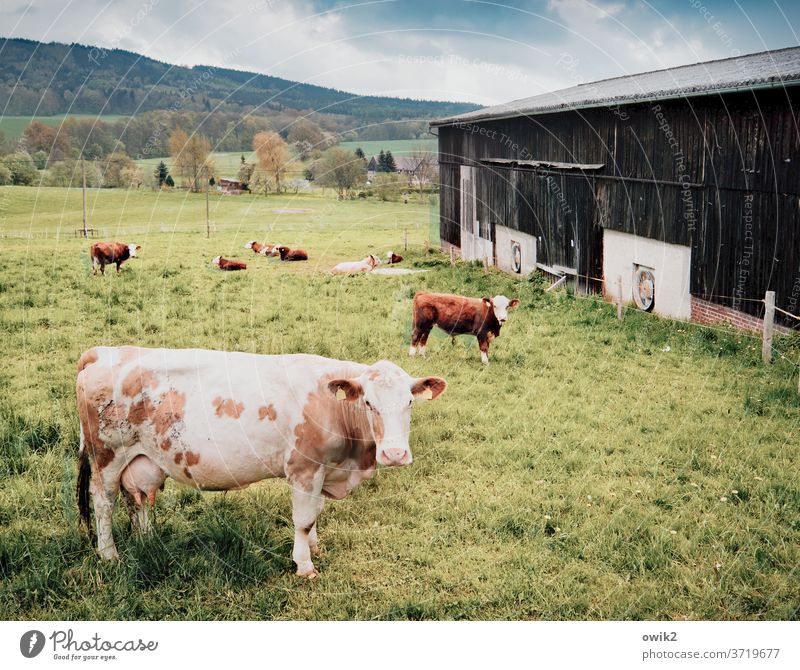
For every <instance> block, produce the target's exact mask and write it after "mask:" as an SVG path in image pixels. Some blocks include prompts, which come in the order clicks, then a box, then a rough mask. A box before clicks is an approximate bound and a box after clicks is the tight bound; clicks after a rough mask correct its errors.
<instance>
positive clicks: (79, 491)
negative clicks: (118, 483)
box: [75, 427, 94, 540]
mask: <svg viewBox="0 0 800 670" xmlns="http://www.w3.org/2000/svg"><path fill="white" fill-rule="evenodd" d="M91 479H92V465H91V463H90V462H89V454H88V453H87V451H86V449H85V448H84V445H83V427H81V448H80V452H79V453H78V484H77V486H76V487H75V493H76V497H77V499H78V514H79V517H80V520H81V521H82V522H83V523H84V524H85V525H86V530H87V532H88V533H89V537H90V538H91V539H92V540H94V529H93V528H92V512H91V508H90V506H89V482H90V481H91Z"/></svg>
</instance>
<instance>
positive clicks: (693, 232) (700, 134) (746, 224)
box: [438, 87, 800, 323]
mask: <svg viewBox="0 0 800 670" xmlns="http://www.w3.org/2000/svg"><path fill="white" fill-rule="evenodd" d="M799 108H800V89H798V88H796V87H795V88H789V89H784V90H780V89H775V90H769V91H759V92H745V93H737V94H727V95H725V96H709V97H697V98H689V99H687V100H674V101H667V102H661V103H648V104H638V105H629V106H624V107H620V108H617V109H590V110H581V111H569V112H561V113H557V114H547V115H539V116H535V117H530V118H526V117H518V118H513V119H503V120H498V121H491V122H479V123H478V124H473V125H466V126H464V127H454V126H449V127H441V128H439V129H438V132H439V151H440V160H441V161H443V162H445V163H447V164H449V165H450V167H449V168H448V169H451V170H452V169H453V166H457V165H458V164H465V165H479V164H480V163H479V162H480V161H481V160H482V159H492V158H514V159H518V160H531V159H535V160H546V161H560V162H569V163H581V164H586V163H603V164H604V167H603V169H601V170H599V171H597V172H592V173H589V172H587V173H581V172H578V173H574V172H565V173H560V174H554V173H553V171H549V173H548V172H547V171H545V172H543V171H539V172H534V171H529V170H510V169H501V168H495V167H491V168H490V167H482V168H481V169H480V170H479V171H478V175H479V176H478V194H477V195H478V199H479V200H480V202H479V205H478V206H479V215H480V216H482V217H486V216H489V217H491V218H492V220H494V221H495V222H496V223H499V224H502V225H507V226H509V227H512V228H515V229H518V230H522V231H524V232H528V233H530V234H533V235H536V236H537V237H538V236H541V237H542V238H543V241H542V245H541V246H540V260H541V262H544V263H546V264H548V265H553V264H558V265H569V262H568V261H569V260H570V258H569V250H568V248H567V247H566V246H565V244H566V243H568V241H569V239H574V237H572V236H577V237H578V238H579V243H578V250H579V256H578V266H579V270H578V271H579V272H581V273H582V274H587V275H590V276H594V273H596V272H599V268H600V267H601V264H600V259H599V258H598V257H597V250H596V246H597V244H598V242H599V239H600V237H599V236H598V227H605V228H609V229H613V230H620V231H624V232H629V233H635V234H637V235H642V236H646V237H650V238H653V239H657V240H662V241H665V242H670V243H673V244H682V245H689V246H691V247H692V268H691V275H692V276H691V290H692V293H693V294H695V295H698V296H700V297H704V298H706V299H710V300H712V301H715V302H719V303H721V304H726V305H729V306H735V307H736V308H738V309H742V310H743V311H746V312H750V313H753V314H758V313H759V312H760V310H761V309H762V307H761V305H760V304H758V303H753V302H747V301H745V300H742V299H755V300H757V299H760V298H763V295H764V291H766V290H768V289H769V290H774V291H775V292H776V296H777V304H778V306H779V307H781V308H783V309H787V310H792V311H795V312H797V311H798V309H800V130H799V129H798V124H799V120H798V118H797V116H796V114H795V112H794V110H795V109H799ZM456 171H457V168H456ZM548 176H550V178H552V179H554V180H556V181H557V183H558V184H559V189H558V191H556V190H553V189H552V188H548V181H547V178H548ZM443 181H444V180H443ZM454 183H455V184H456V186H457V184H458V182H457V181H456V182H454ZM456 190H457V188H456ZM451 197H452V198H454V199H455V201H456V202H457V201H458V197H457V195H452V194H449V193H448V194H445V193H444V190H443V193H442V198H443V199H444V198H451ZM564 198H565V199H566V202H567V203H568V205H569V208H568V211H567V210H566V209H565V208H564V206H563V199H564ZM445 207H446V206H445V205H444V204H443V205H442V211H444V210H445ZM447 207H448V208H449V210H448V211H450V210H452V206H447ZM450 216H451V217H452V216H453V212H452V211H451V213H450ZM748 217H749V218H748ZM451 220H455V221H457V220H458V219H457V217H456V218H455V219H451ZM443 225H444V224H443ZM565 240H566V242H565ZM586 256H589V257H586ZM722 296H731V297H729V298H725V297H722ZM794 323H796V322H794Z"/></svg>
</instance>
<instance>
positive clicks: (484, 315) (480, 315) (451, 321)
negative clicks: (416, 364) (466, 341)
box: [408, 292, 519, 365]
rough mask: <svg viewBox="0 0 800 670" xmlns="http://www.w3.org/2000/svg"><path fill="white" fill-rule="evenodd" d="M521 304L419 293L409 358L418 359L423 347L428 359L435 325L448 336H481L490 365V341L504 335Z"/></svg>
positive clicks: (484, 358)
mask: <svg viewBox="0 0 800 670" xmlns="http://www.w3.org/2000/svg"><path fill="white" fill-rule="evenodd" d="M517 305H519V300H517V299H516V298H514V299H513V300H509V299H508V298H506V297H505V296H504V295H496V296H495V297H494V298H465V297H463V296H460V295H451V294H449V293H424V292H420V293H417V294H416V295H415V296H414V302H413V304H412V309H413V319H414V330H413V332H412V333H411V348H410V349H409V351H408V355H409V356H415V355H416V353H417V347H419V353H420V355H422V356H424V355H425V347H426V346H427V344H428V335H429V334H430V332H431V329H432V328H433V327H434V326H439V328H441V329H442V330H443V331H445V332H446V333H447V334H448V335H474V336H475V337H477V338H478V346H479V347H480V350H481V361H482V362H483V364H484V365H485V364H487V363H488V362H489V342H491V341H492V340H493V339H494V338H495V337H497V336H498V335H500V327H501V326H502V325H503V324H504V323H505V322H506V319H507V318H508V310H509V309H512V308H514V307H516V306H517Z"/></svg>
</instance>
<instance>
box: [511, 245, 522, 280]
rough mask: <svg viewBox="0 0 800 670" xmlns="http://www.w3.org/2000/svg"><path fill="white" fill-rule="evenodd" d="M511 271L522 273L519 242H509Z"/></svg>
mask: <svg viewBox="0 0 800 670" xmlns="http://www.w3.org/2000/svg"><path fill="white" fill-rule="evenodd" d="M511 269H512V270H513V271H514V272H516V273H517V274H520V273H521V272H522V245H521V244H520V243H519V242H513V241H512V242H511Z"/></svg>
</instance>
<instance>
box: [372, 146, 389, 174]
mask: <svg viewBox="0 0 800 670" xmlns="http://www.w3.org/2000/svg"><path fill="white" fill-rule="evenodd" d="M375 172H386V154H385V153H383V149H381V151H380V153H379V154H378V166H377V167H376V168H375Z"/></svg>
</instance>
